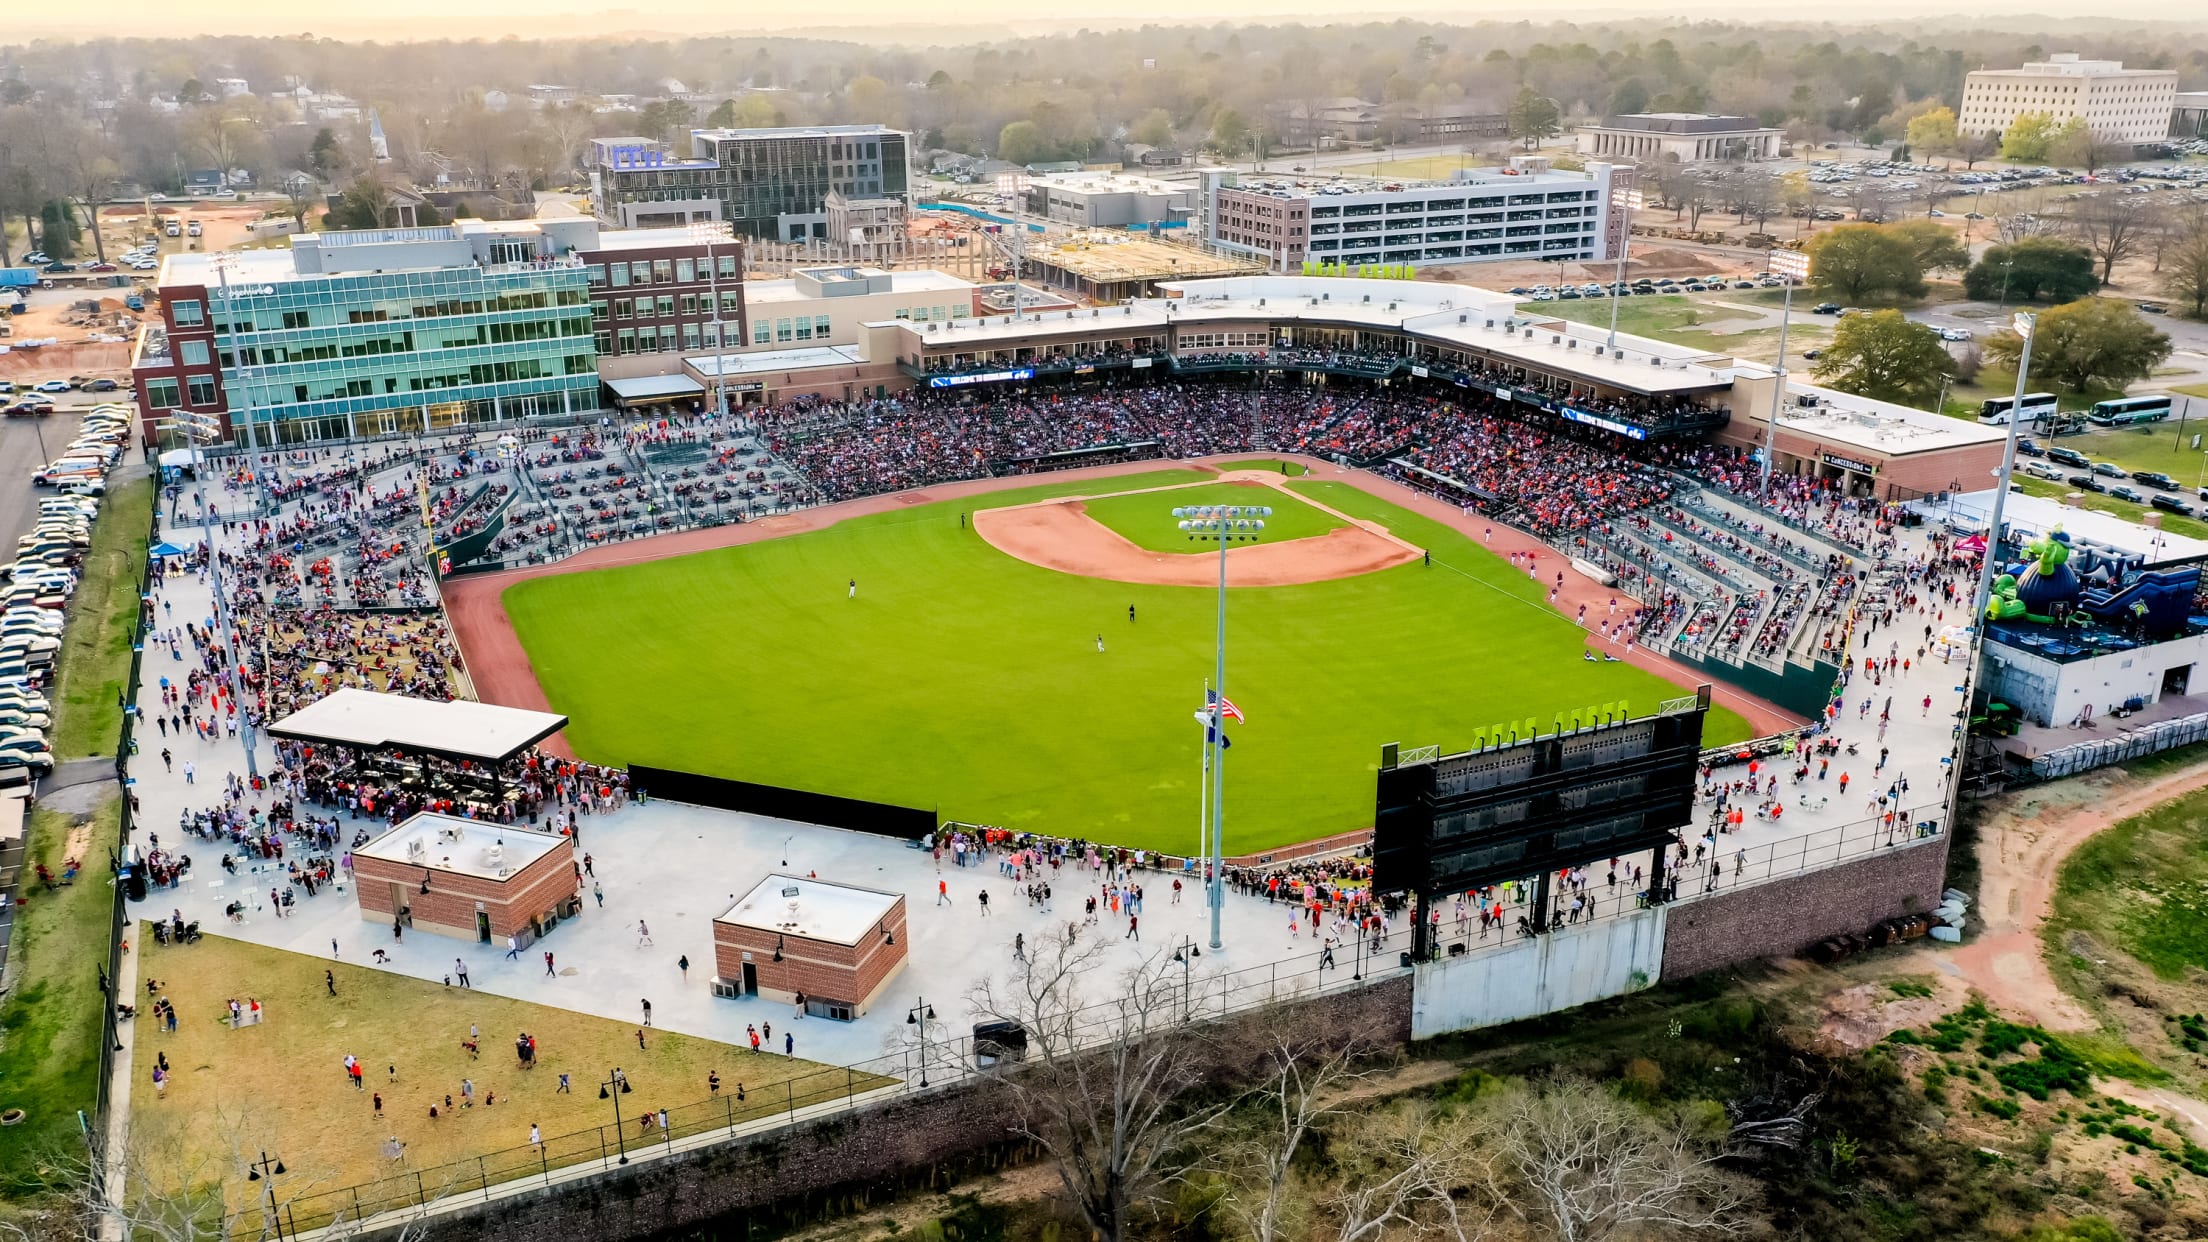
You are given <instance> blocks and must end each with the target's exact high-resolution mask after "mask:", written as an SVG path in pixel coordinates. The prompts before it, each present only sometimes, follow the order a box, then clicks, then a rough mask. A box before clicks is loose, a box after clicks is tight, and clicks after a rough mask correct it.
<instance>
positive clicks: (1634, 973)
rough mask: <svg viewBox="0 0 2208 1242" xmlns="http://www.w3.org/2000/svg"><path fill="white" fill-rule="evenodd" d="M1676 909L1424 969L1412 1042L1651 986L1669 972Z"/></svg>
mask: <svg viewBox="0 0 2208 1242" xmlns="http://www.w3.org/2000/svg"><path fill="white" fill-rule="evenodd" d="M1669 910H1670V907H1669V906H1655V907H1652V908H1650V909H1646V910H1635V911H1633V912H1632V913H1630V914H1625V915H1620V916H1618V917H1616V918H1611V919H1606V920H1603V921H1601V922H1596V923H1588V924H1583V925H1579V926H1573V925H1570V924H1567V925H1565V926H1563V927H1559V928H1557V929H1555V930H1553V931H1551V932H1548V933H1547V934H1545V935H1540V936H1535V937H1532V938H1531V939H1518V940H1513V941H1509V942H1507V943H1505V944H1504V945H1503V946H1502V947H1500V948H1494V949H1486V950H1482V951H1475V952H1472V953H1467V954H1464V955H1462V956H1458V957H1445V958H1442V959H1440V960H1438V961H1432V962H1427V963H1424V964H1422V965H1420V966H1419V967H1418V973H1417V975H1416V977H1415V983H1414V990H1413V992H1412V999H1411V1036H1412V1038H1414V1039H1431V1038H1433V1037H1434V1036H1436V1035H1446V1034H1448V1033H1450V1032H1451V1031H1470V1030H1476V1029H1478V1028H1480V1027H1483V1026H1500V1025H1502V1024H1503V1023H1505V1022H1516V1021H1518V1020H1520V1019H1521V1018H1537V1017H1540V1016H1541V1015H1542V1014H1546V1013H1555V1012H1556V1011H1557V1010H1559V1009H1571V1008H1575V1007H1577V1006H1580V1005H1585V1004H1588V1003H1590V1002H1592V1001H1598V1000H1605V999H1607V998H1609V997H1612V996H1623V995H1625V994H1626V993H1627V992H1636V991H1639V990H1640V989H1642V988H1645V987H1648V986H1650V985H1651V984H1653V983H1655V982H1656V978H1657V975H1658V974H1659V972H1661V971H1662V970H1663V964H1664V920H1665V916H1666V913H1667V912H1668V911H1669Z"/></svg>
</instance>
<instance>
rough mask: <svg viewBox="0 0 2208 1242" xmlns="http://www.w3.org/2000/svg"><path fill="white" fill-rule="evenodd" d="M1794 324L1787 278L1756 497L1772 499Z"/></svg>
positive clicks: (1791, 284) (1790, 279)
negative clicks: (1788, 338) (1790, 332)
mask: <svg viewBox="0 0 2208 1242" xmlns="http://www.w3.org/2000/svg"><path fill="white" fill-rule="evenodd" d="M1793 322H1794V278H1793V277H1792V276H1789V277H1787V280H1786V296H1785V300H1784V304H1783V305H1782V306H1781V307H1780V308H1779V358H1778V380H1777V382H1776V383H1774V384H1773V385H1772V386H1771V418H1770V420H1769V425H1767V426H1766V427H1764V429H1763V479H1762V482H1761V484H1760V485H1759V486H1758V487H1757V489H1756V497H1757V499H1759V500H1762V501H1764V502H1766V503H1768V502H1769V501H1770V499H1771V459H1772V458H1773V457H1774V456H1776V455H1777V454H1778V450H1779V411H1780V410H1781V409H1783V408H1785V405H1786V330H1787V328H1788V327H1789V326H1790V325H1791V324H1792V323H1793Z"/></svg>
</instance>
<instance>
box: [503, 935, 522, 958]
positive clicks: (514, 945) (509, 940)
mask: <svg viewBox="0 0 2208 1242" xmlns="http://www.w3.org/2000/svg"><path fill="white" fill-rule="evenodd" d="M520 957H521V938H520V937H519V936H511V935H510V936H508V937H506V960H507V961H509V962H511V961H517V960H519V959H520Z"/></svg>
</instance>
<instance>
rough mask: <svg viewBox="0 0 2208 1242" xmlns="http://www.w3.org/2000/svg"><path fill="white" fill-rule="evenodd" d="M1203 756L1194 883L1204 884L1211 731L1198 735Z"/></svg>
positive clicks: (1207, 698)
mask: <svg viewBox="0 0 2208 1242" xmlns="http://www.w3.org/2000/svg"><path fill="white" fill-rule="evenodd" d="M1204 702H1206V703H1209V702H1211V678H1209V677H1206V678H1204ZM1198 736H1200V737H1201V738H1202V739H1203V741H1202V742H1201V743H1199V745H1198V749H1199V750H1200V751H1201V752H1202V755H1203V760H1202V763H1203V779H1202V780H1200V781H1198V782H1197V783H1196V882H1197V883H1198V884H1202V883H1203V882H1204V870H1203V868H1204V862H1205V860H1206V859H1209V858H1210V857H1211V730H1210V729H1209V728H1208V727H1207V728H1205V730H1204V731H1203V732H1202V733H1201V734H1199V735H1198Z"/></svg>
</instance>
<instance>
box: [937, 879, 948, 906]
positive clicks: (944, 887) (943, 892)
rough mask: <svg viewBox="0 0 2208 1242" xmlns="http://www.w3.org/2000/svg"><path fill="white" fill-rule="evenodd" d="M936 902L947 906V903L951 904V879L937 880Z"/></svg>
mask: <svg viewBox="0 0 2208 1242" xmlns="http://www.w3.org/2000/svg"><path fill="white" fill-rule="evenodd" d="M935 904H937V905H939V906H947V905H949V904H951V883H950V881H948V880H937V881H936V882H935Z"/></svg>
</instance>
